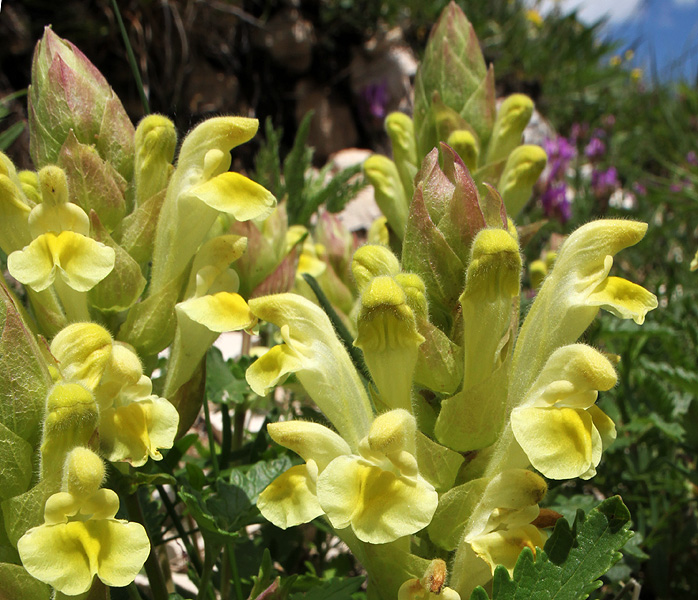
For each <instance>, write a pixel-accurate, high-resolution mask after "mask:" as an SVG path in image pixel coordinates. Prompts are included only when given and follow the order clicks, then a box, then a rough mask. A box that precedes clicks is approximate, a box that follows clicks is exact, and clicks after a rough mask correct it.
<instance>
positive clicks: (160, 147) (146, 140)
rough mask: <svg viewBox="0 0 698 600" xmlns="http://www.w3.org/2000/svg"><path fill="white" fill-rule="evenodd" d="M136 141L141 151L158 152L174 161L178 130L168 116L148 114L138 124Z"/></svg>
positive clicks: (169, 160)
mask: <svg viewBox="0 0 698 600" xmlns="http://www.w3.org/2000/svg"><path fill="white" fill-rule="evenodd" d="M135 141H136V148H138V151H139V152H142V153H145V154H152V153H157V154H158V155H160V156H162V157H163V158H164V159H166V160H167V161H168V162H172V159H173V158H174V152H175V147H176V146H177V131H176V129H175V126H174V123H173V122H172V121H170V120H169V119H168V118H167V117H164V116H162V115H148V116H147V117H145V118H144V119H142V120H141V122H140V123H139V124H138V127H137V128H136V137H135Z"/></svg>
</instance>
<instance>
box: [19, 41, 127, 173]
mask: <svg viewBox="0 0 698 600" xmlns="http://www.w3.org/2000/svg"><path fill="white" fill-rule="evenodd" d="M71 130H72V131H73V134H74V135H75V136H76V138H77V140H78V141H79V142H80V143H81V144H87V145H96V147H97V150H98V151H99V153H100V155H101V156H102V158H104V159H105V160H107V161H108V162H110V163H111V164H112V165H113V166H114V168H115V169H116V170H117V171H118V172H119V173H120V174H121V176H122V177H124V178H125V179H130V177H131V174H132V171H133V126H132V125H131V122H130V121H129V119H128V116H127V115H126V112H125V111H124V108H123V106H122V105H121V102H120V101H119V99H118V98H117V97H116V95H115V94H114V92H113V91H112V89H111V88H110V87H109V84H108V83H107V81H106V79H104V77H103V76H102V74H101V73H100V72H99V70H98V69H97V68H96V67H95V66H94V65H93V64H92V63H91V62H90V61H89V60H88V59H87V57H86V56H85V55H84V54H83V53H82V52H81V51H80V50H78V48H76V47H75V46H74V45H73V44H71V43H70V42H68V41H66V40H63V39H61V38H60V37H58V36H57V35H56V34H55V33H54V32H53V30H51V29H50V28H48V27H47V28H46V29H45V30H44V37H43V38H42V39H41V40H40V41H39V43H38V44H37V46H36V49H35V51H34V59H33V62H32V85H31V86H30V88H29V135H30V139H31V148H30V149H31V155H32V159H33V161H34V164H35V165H36V166H37V167H43V166H45V165H48V164H56V163H58V157H59V153H60V151H61V147H62V146H63V144H64V142H65V141H66V139H67V137H68V134H69V132H70V131H71Z"/></svg>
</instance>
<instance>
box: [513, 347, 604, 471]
mask: <svg viewBox="0 0 698 600" xmlns="http://www.w3.org/2000/svg"><path fill="white" fill-rule="evenodd" d="M615 383H616V373H615V370H614V369H613V366H612V365H611V363H610V361H609V360H608V359H607V358H605V357H604V356H603V355H602V354H601V353H600V352H599V351H598V350H594V348H591V347H589V346H584V345H583V344H572V345H570V346H563V347H562V348H559V349H558V350H556V351H555V352H553V354H552V356H551V357H550V358H549V359H548V362H547V363H546V364H545V367H544V368H543V370H542V372H541V373H540V375H539V376H538V378H537V379H536V381H535V383H534V384H533V386H532V387H531V389H530V390H529V392H528V394H527V395H526V398H525V399H524V401H523V402H522V403H521V405H519V406H518V407H516V408H515V409H514V410H513V411H512V413H511V428H512V431H513V432H514V437H515V438H516V441H517V442H518V443H519V445H520V446H521V447H522V448H523V450H524V452H525V453H526V455H527V456H528V458H529V460H530V461H531V464H532V465H533V466H534V467H535V468H536V469H538V470H539V471H540V472H541V473H543V475H545V476H546V477H550V478H551V479H568V478H572V477H582V478H583V479H589V478H590V477H593V476H594V475H595V474H596V466H597V465H598V464H599V461H600V460H601V453H602V450H603V449H604V448H605V447H606V446H608V445H609V444H610V443H611V442H612V441H613V440H614V439H615V437H616V430H615V426H614V425H613V421H611V419H609V418H608V417H607V416H606V415H605V414H604V413H603V411H601V409H599V408H598V407H596V406H595V404H594V402H595V401H596V397H597V395H598V391H597V390H601V391H605V390H608V389H610V388H611V387H613V386H614V385H615Z"/></svg>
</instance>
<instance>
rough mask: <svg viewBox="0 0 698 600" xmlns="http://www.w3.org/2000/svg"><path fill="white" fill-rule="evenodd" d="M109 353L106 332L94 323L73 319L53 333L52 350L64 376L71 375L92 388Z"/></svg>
mask: <svg viewBox="0 0 698 600" xmlns="http://www.w3.org/2000/svg"><path fill="white" fill-rule="evenodd" d="M111 353H112V339H111V335H110V334H109V332H108V331H107V330H106V329H104V327H102V326H101V325H97V324H96V323H73V324H71V325H68V326H67V327H65V328H63V329H62V330H61V331H59V332H58V333H57V334H56V337H54V338H53V341H52V342H51V354H53V356H54V357H55V358H56V360H57V361H58V366H59V368H60V369H61V371H62V372H63V375H64V377H65V378H66V379H67V380H70V379H74V380H78V381H80V382H81V383H84V384H85V385H86V386H87V387H89V388H91V389H94V388H95V387H96V385H97V384H98V383H99V380H100V379H101V377H102V373H103V372H104V368H105V367H106V364H107V360H108V359H109V356H110V355H111Z"/></svg>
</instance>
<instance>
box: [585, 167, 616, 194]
mask: <svg viewBox="0 0 698 600" xmlns="http://www.w3.org/2000/svg"><path fill="white" fill-rule="evenodd" d="M619 185H620V181H618V171H617V170H616V168H615V167H609V168H608V169H606V170H605V171H603V170H596V169H594V171H593V173H592V174H591V187H592V188H593V189H594V193H595V194H596V195H597V196H605V195H610V194H611V192H613V190H615V189H616V188H617V187H618V186H619Z"/></svg>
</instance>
